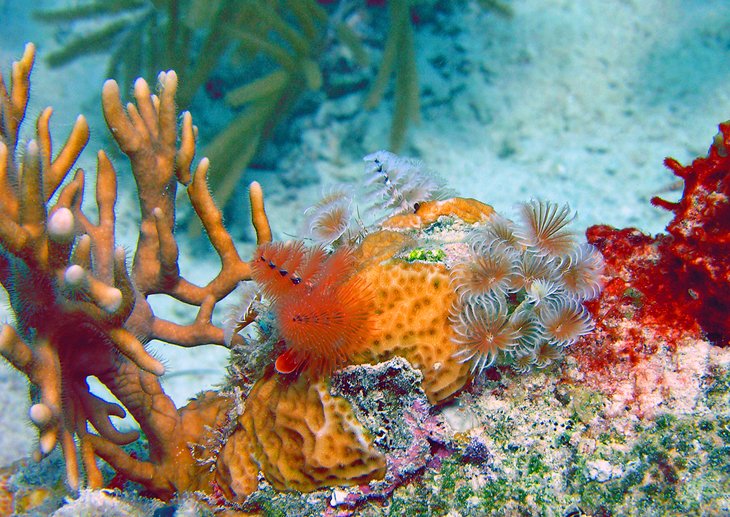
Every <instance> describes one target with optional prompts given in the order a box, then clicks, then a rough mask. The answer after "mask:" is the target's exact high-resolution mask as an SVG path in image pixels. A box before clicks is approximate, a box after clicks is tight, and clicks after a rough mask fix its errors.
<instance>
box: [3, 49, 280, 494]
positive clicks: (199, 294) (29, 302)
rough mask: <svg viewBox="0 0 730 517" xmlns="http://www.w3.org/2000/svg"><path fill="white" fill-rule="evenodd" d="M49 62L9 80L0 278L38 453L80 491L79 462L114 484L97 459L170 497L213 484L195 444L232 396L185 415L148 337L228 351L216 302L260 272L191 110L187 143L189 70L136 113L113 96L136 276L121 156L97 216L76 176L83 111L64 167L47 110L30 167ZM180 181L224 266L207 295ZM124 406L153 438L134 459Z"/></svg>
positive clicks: (25, 64)
mask: <svg viewBox="0 0 730 517" xmlns="http://www.w3.org/2000/svg"><path fill="white" fill-rule="evenodd" d="M34 56H35V49H34V47H33V45H31V44H29V45H28V46H27V47H26V49H25V53H24V55H23V58H22V59H21V60H20V61H19V62H17V63H15V64H14V65H13V71H12V74H11V77H10V87H9V88H8V87H7V86H6V85H5V82H4V81H3V80H2V78H1V77H0V114H2V122H3V124H2V125H0V127H1V128H2V129H1V130H0V137H1V139H0V157H1V158H2V159H1V160H0V243H1V244H2V252H1V253H0V281H1V282H2V284H3V286H4V287H5V289H6V290H7V291H8V293H9V295H10V305H11V308H12V310H13V312H14V314H15V316H16V318H15V325H14V326H10V325H5V326H4V327H3V329H2V332H1V333H0V353H2V355H3V356H4V357H5V358H6V359H7V360H8V361H9V362H10V363H11V364H13V365H14V366H15V367H16V368H17V369H19V370H21V371H22V372H24V373H25V374H26V375H27V376H28V378H29V379H30V381H31V383H32V384H33V385H34V386H35V388H36V390H35V391H34V393H35V394H34V398H33V402H34V404H33V406H32V407H31V411H30V418H31V420H32V421H33V423H34V424H35V425H36V426H37V427H38V429H39V434H40V439H39V451H38V456H39V457H40V456H44V455H47V454H48V453H49V452H50V451H51V450H52V449H53V448H54V447H55V445H56V443H60V446H61V449H62V451H63V454H64V458H65V463H66V472H67V480H68V483H69V485H70V486H71V488H72V489H77V488H78V487H79V486H80V485H81V481H82V479H81V477H80V469H79V461H80V462H81V463H82V464H83V467H84V471H85V473H86V482H87V483H88V485H89V486H91V487H97V488H98V487H101V486H103V479H102V475H101V471H100V470H99V468H98V466H97V464H96V461H95V457H96V456H99V457H101V458H103V459H104V460H106V461H107V462H108V463H109V464H110V465H112V467H113V468H115V469H116V470H117V471H118V472H120V473H123V474H124V475H126V476H127V477H128V478H129V479H131V480H134V481H139V482H141V483H144V484H145V486H146V487H147V488H148V489H150V490H152V491H153V492H154V493H156V494H158V495H160V496H163V497H169V496H171V495H172V494H173V493H174V492H176V491H177V490H184V489H197V488H201V487H203V486H204V485H205V484H206V482H207V481H206V480H207V478H206V477H205V476H203V475H202V472H203V471H201V467H200V466H199V465H198V464H197V463H196V462H195V461H194V460H193V458H192V456H191V455H190V454H189V449H188V444H189V443H196V442H199V441H201V440H203V435H204V433H205V432H206V431H205V429H206V426H217V425H221V421H222V420H225V418H226V414H227V411H228V408H229V405H230V404H229V401H228V400H227V398H226V397H223V396H219V395H209V396H205V397H203V398H201V399H199V400H197V401H195V402H193V403H191V404H190V405H189V406H187V407H186V408H184V409H183V410H181V411H180V412H178V410H177V408H176V407H175V405H174V404H173V402H172V401H171V400H170V399H169V398H168V397H167V396H166V395H165V394H164V392H163V391H162V388H161V387H160V383H159V380H158V378H157V376H159V375H161V374H162V373H163V372H164V367H163V366H162V364H161V363H160V362H159V361H158V360H157V359H156V358H154V357H152V356H151V355H150V354H149V353H148V352H147V351H146V350H145V344H146V343H147V342H148V341H150V340H152V339H160V340H163V341H166V342H168V343H173V344H177V345H180V346H196V345H200V344H209V343H217V344H223V343H224V341H225V339H224V333H223V330H222V329H220V328H218V327H216V326H215V325H213V324H212V322H211V315H212V312H213V309H214V307H215V305H216V303H217V302H218V301H219V300H221V299H222V298H223V297H224V296H226V295H227V294H228V293H229V292H230V291H231V290H232V289H233V288H234V287H235V286H236V284H237V283H238V282H239V281H241V280H243V279H247V278H249V277H250V267H249V265H248V264H247V263H246V262H244V261H243V260H241V259H240V257H239V256H238V253H237V252H236V250H235V248H234V246H233V241H232V239H231V238H230V235H229V234H228V233H227V232H226V231H225V229H224V228H223V226H222V222H221V220H222V217H221V213H220V211H219V210H218V209H217V208H216V207H215V205H214V204H213V200H212V198H211V196H210V193H209V191H208V189H207V186H206V180H205V176H206V172H207V169H208V161H207V160H206V159H203V160H201V161H200V162H199V163H198V165H197V167H193V166H192V162H193V158H194V153H195V141H194V129H193V124H192V119H191V117H190V114H188V113H186V114H184V115H183V117H182V132H181V137H180V145H179V147H178V146H177V145H176V142H177V114H176V110H175V101H174V97H175V92H176V89H177V76H176V74H175V73H174V72H167V73H162V74H160V76H159V79H158V80H159V84H160V92H159V96H157V95H152V94H151V93H150V90H149V87H148V85H147V83H146V82H145V81H144V80H138V81H136V83H135V88H134V95H135V98H136V105H135V104H129V105H128V106H127V109H126V110H125V108H124V106H123V105H122V102H121V99H120V97H119V88H118V86H117V84H116V83H115V82H114V81H108V82H106V83H105V85H104V88H103V92H102V104H103V109H104V116H105V119H106V121H107V124H108V126H109V128H110V130H111V131H112V134H113V136H114V138H115V140H116V142H117V143H118V145H119V147H120V149H121V150H122V151H123V152H124V153H125V154H126V155H127V157H128V158H129V161H130V163H131V168H132V172H133V175H134V178H135V180H136V183H137V188H138V196H139V202H140V215H141V217H140V219H141V224H140V230H139V239H138V242H137V248H136V252H135V255H134V259H133V261H132V265H131V267H128V266H127V261H126V254H125V252H124V250H123V249H121V248H119V247H117V246H116V244H115V236H114V227H115V213H114V206H115V202H116V194H117V172H116V170H115V168H114V166H113V165H112V163H111V161H110V160H109V158H108V157H107V155H106V154H105V153H104V152H99V154H98V162H97V163H98V165H97V175H96V176H97V181H96V200H97V207H98V213H99V220H98V223H93V222H91V221H90V220H89V219H88V218H87V217H86V215H85V213H84V211H83V210H82V208H81V207H82V204H81V201H82V195H83V189H84V177H85V175H84V172H83V171H82V170H78V171H76V173H75V174H74V176H73V178H67V176H69V175H70V172H71V168H72V167H73V164H74V162H75V160H76V158H77V157H78V155H79V154H80V153H81V152H82V150H83V148H84V146H85V145H86V139H87V136H88V130H87V128H86V123H85V120H84V119H83V117H80V118H79V119H78V120H77V123H76V125H75V127H74V129H73V130H72V134H71V136H70V137H69V140H68V142H67V143H66V146H65V147H63V148H62V149H61V151H60V152H59V153H58V155H57V156H56V157H55V158H54V157H53V156H52V154H51V149H52V146H51V136H50V131H49V117H50V113H51V112H50V109H48V110H46V111H44V112H43V114H42V115H41V117H40V118H39V121H38V125H37V132H36V139H34V140H31V141H30V142H29V143H28V144H27V145H26V146H25V150H24V152H23V153H22V161H21V163H20V164H18V159H17V156H18V153H16V148H17V146H18V134H19V129H20V124H21V123H22V121H23V117H24V113H25V110H26V106H27V102H28V91H29V85H30V81H29V76H30V70H31V68H32V64H33V59H34ZM178 183H182V184H183V185H185V186H187V193H188V197H189V199H190V202H191V204H192V206H193V208H194V209H195V211H196V212H197V213H198V216H199V218H200V220H201V222H202V224H203V226H204V227H205V228H206V230H207V233H208V236H209V238H210V241H211V244H212V246H213V248H214V250H215V251H216V252H217V253H218V255H219V257H220V260H221V269H220V272H219V273H218V274H217V275H216V276H215V278H213V279H212V280H211V281H210V282H209V283H208V284H207V285H205V286H197V285H195V284H192V283H190V282H189V281H187V280H186V279H185V278H184V277H183V276H182V275H181V274H180V270H179V267H178V263H177V261H178V246H177V243H176V240H175V237H174V234H173V228H174V223H175V210H174V204H173V203H174V200H175V191H176V188H177V184H178ZM56 190H58V194H57V196H53V195H54V192H55V191H56ZM51 200H54V201H51ZM251 201H252V206H253V207H254V217H253V219H254V221H255V222H254V226H255V228H256V230H257V232H258V236H259V239H260V240H261V241H262V242H263V241H264V240H266V239H270V229H269V226H268V221H267V219H266V216H265V213H264V211H263V201H262V193H261V189H260V187H259V186H258V185H253V186H252V189H251ZM152 294H166V295H168V296H170V297H172V298H174V299H177V300H180V301H183V302H185V303H187V304H190V305H192V306H195V307H197V308H198V313H197V316H196V318H195V320H194V321H193V322H192V323H189V324H180V323H177V322H172V321H167V320H164V319H161V318H159V317H157V316H156V315H155V314H154V312H153V310H152V307H151V306H150V304H149V302H148V301H147V297H148V296H149V295H152ZM90 376H93V377H96V378H97V379H98V380H99V381H100V382H101V383H102V384H103V385H104V386H106V387H107V388H108V389H109V390H110V391H111V392H112V394H114V395H115V396H116V397H117V399H118V400H119V401H120V402H121V404H122V406H123V407H121V406H119V405H116V404H112V403H110V402H107V401H105V400H103V399H102V398H100V397H98V396H97V395H94V394H93V393H91V391H90V390H89V386H88V384H87V381H86V379H87V377H90ZM125 409H126V411H129V413H130V414H131V415H132V416H133V417H134V418H135V419H136V420H137V422H138V423H139V425H140V427H141V429H142V431H143V432H144V434H145V435H146V437H147V439H148V442H149V446H150V457H149V459H148V460H140V459H134V458H132V457H131V456H130V455H128V454H127V453H126V452H124V451H123V450H122V449H121V447H120V446H121V445H123V444H126V443H129V442H130V441H133V440H134V439H135V438H136V436H137V433H135V432H119V431H118V430H117V429H116V428H115V427H114V424H113V423H112V419H111V417H118V416H123V415H124V414H125ZM90 426H93V428H94V430H95V431H96V433H98V434H94V432H92V431H91V427H90ZM76 440H78V452H79V456H77V445H76Z"/></svg>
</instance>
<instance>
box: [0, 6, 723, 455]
mask: <svg viewBox="0 0 730 517" xmlns="http://www.w3.org/2000/svg"><path fill="white" fill-rule="evenodd" d="M453 3H455V4H456V5H459V4H460V3H459V2H453ZM57 4H64V2H56V1H55V0H45V1H41V0H38V1H35V2H22V1H20V0H0V20H2V30H1V31H0V66H1V67H2V70H3V73H4V74H7V73H8V71H9V65H10V62H11V61H12V60H13V59H17V58H19V57H20V55H21V54H22V50H23V45H24V43H25V42H26V41H34V42H35V43H36V45H37V48H38V55H39V59H38V60H37V62H36V67H35V71H34V73H33V76H32V77H33V89H32V98H31V105H30V108H29V111H28V122H26V127H25V136H26V137H30V130H31V128H32V124H31V123H30V122H31V120H34V118H35V116H37V114H38V113H40V111H41V110H42V109H43V108H44V107H45V106H47V105H52V106H53V107H54V109H55V114H54V117H53V119H52V128H53V130H54V136H55V138H56V139H57V140H56V142H57V143H56V146H57V147H58V146H59V145H60V141H61V139H62V138H65V136H66V134H67V133H68V130H69V129H70V126H71V124H72V123H73V120H74V119H75V117H76V116H77V114H78V113H84V114H85V115H86V116H87V118H88V119H89V122H90V125H91V132H92V136H91V141H90V143H89V146H88V148H87V152H86V154H85V155H84V157H83V158H82V160H81V162H80V165H81V166H83V167H84V168H85V169H86V170H87V171H93V170H94V161H95V153H96V150H97V149H99V148H101V147H102V146H108V145H109V140H108V139H107V138H106V137H105V134H106V128H105V126H104V123H103V119H102V117H101V109H100V106H99V92H100V88H101V85H102V82H103V79H104V77H103V71H104V69H105V67H106V64H105V60H106V56H104V55H101V56H94V57H90V58H85V59H82V60H80V61H77V62H75V63H72V64H71V65H69V66H66V67H64V68H61V69H55V70H50V69H48V67H47V66H46V65H45V63H44V61H43V56H44V54H45V53H47V52H48V51H49V50H50V49H52V48H56V46H57V38H58V35H59V32H57V31H55V30H53V29H51V28H50V27H49V26H45V25H41V24H39V23H38V22H36V21H34V20H33V19H32V18H31V16H30V12H31V11H32V10H33V9H35V8H47V7H53V6H55V5H57ZM509 4H510V5H511V6H512V7H513V9H514V16H513V17H512V18H511V19H505V18H502V17H499V16H496V15H494V14H490V13H485V12H484V11H482V10H480V9H479V8H478V7H477V6H476V2H473V1H464V2H463V8H462V9H457V10H456V12H455V13H453V14H452V15H451V16H450V17H449V18H448V19H446V20H441V21H440V23H441V24H442V25H443V26H442V28H448V29H450V30H447V31H439V32H440V33H439V34H434V33H432V32H431V30H430V29H431V28H432V26H428V25H427V26H424V27H423V28H422V29H419V31H418V33H417V47H418V52H419V62H418V67H419V73H420V75H421V86H422V89H423V91H424V92H425V91H428V93H425V94H424V96H423V98H422V103H423V106H422V112H421V115H422V121H421V123H420V125H418V126H414V127H411V129H410V132H409V136H408V144H407V146H406V149H404V150H403V151H402V154H407V155H412V156H417V157H419V158H420V159H422V160H423V161H424V162H425V163H426V164H427V165H428V166H429V167H430V168H431V169H434V170H436V171H438V172H439V173H440V174H441V175H442V176H444V177H445V178H446V179H447V182H448V185H449V186H450V187H452V188H453V189H455V190H456V191H457V192H458V193H459V194H460V195H463V196H467V197H474V198H477V199H480V200H482V201H485V202H487V203H489V204H492V205H493V206H494V207H495V208H496V209H497V210H498V211H499V212H501V213H503V214H504V215H507V216H510V215H511V214H512V211H513V206H514V204H515V203H517V202H519V201H523V200H528V199H530V198H533V197H537V198H541V199H548V200H554V201H559V202H569V203H570V205H571V207H573V208H575V209H576V210H577V212H578V217H577V220H576V221H577V222H576V224H577V226H579V227H580V228H581V229H584V228H585V227H587V226H589V225H592V224H596V223H606V224H610V225H614V226H617V227H625V226H636V227H639V228H641V229H643V230H645V231H646V232H647V233H656V232H660V231H661V230H662V229H663V227H664V226H665V224H666V223H667V221H668V220H669V216H668V214H667V213H665V212H662V211H660V210H658V209H656V208H654V207H652V206H651V205H650V204H649V199H650V197H651V196H653V195H656V194H658V193H661V194H662V195H663V196H664V197H666V198H669V199H675V198H676V197H678V195H679V192H678V191H677V190H676V189H675V190H673V191H671V190H670V191H667V190H668V189H669V188H670V186H671V185H672V183H673V182H674V180H675V178H674V177H673V176H672V175H671V174H670V173H669V172H668V171H667V170H666V169H665V168H664V167H663V166H662V160H663V159H664V157H665V156H668V155H671V156H673V157H675V158H677V159H679V160H680V161H681V162H683V163H684V162H687V161H688V160H690V159H692V158H693V157H695V156H698V155H704V153H705V152H706V150H707V148H708V146H709V144H710V142H711V140H712V137H713V135H714V134H715V133H716V126H717V124H718V123H719V122H721V121H723V120H725V119H728V118H730V89H728V87H727V85H728V84H729V81H728V80H729V79H730V5H729V4H728V2H727V1H726V0H683V1H679V0H633V1H631V0H581V1H578V0H572V1H570V0H513V1H511V2H509ZM446 33H448V34H449V35H448V36H447V35H446ZM362 95H363V92H359V93H356V94H352V95H349V96H346V97H343V98H340V99H337V100H336V101H328V102H325V103H324V104H322V105H320V106H319V107H318V108H317V109H315V110H314V112H309V113H307V114H302V115H301V116H298V117H296V118H295V119H294V120H293V121H291V123H292V124H294V128H293V129H295V131H292V133H293V134H295V135H298V137H297V138H292V139H291V141H290V142H287V145H279V146H276V147H274V148H271V147H270V148H269V149H268V150H267V152H266V155H267V157H268V158H267V160H266V163H268V164H271V167H270V169H269V170H261V169H259V170H257V171H255V172H253V173H248V174H247V176H246V180H247V181H250V180H254V179H255V180H258V181H260V182H261V183H262V184H263V186H264V189H265V191H266V193H267V195H268V197H267V201H268V213H269V216H270V219H271V221H272V224H273V227H274V230H275V236H276V237H278V238H287V237H288V236H290V235H293V234H296V232H297V230H298V227H299V221H300V219H301V213H302V212H303V210H304V209H305V208H306V207H307V206H309V205H311V204H312V203H313V202H314V201H315V200H316V199H317V197H318V196H319V195H320V193H321V192H322V190H323V188H324V187H325V186H326V185H327V184H331V183H333V182H336V181H346V182H352V181H353V180H354V178H356V177H357V175H358V174H359V173H360V172H361V170H362V162H361V157H362V156H363V155H364V154H366V153H368V152H371V151H374V150H377V149H380V148H383V147H385V146H386V145H387V138H388V127H389V118H388V110H389V108H390V106H391V105H390V104H389V102H386V103H385V104H383V105H382V106H381V107H380V108H379V109H377V110H375V111H374V112H364V111H363V110H362V108H361V106H362ZM198 104H199V105H200V107H201V110H202V109H208V105H207V104H206V103H205V102H201V103H198ZM192 111H193V116H194V118H195V117H198V119H200V118H201V117H202V116H203V114H200V116H199V114H198V113H196V105H195V104H194V105H193V107H192ZM214 115H215V112H213V113H212V114H211V113H208V112H206V114H205V116H208V117H210V116H214ZM272 155H276V159H275V160H274V159H271V156H272ZM116 164H117V165H118V168H119V169H120V170H123V168H124V166H125V164H124V163H123V162H122V161H121V160H120V159H117V162H116ZM213 166H214V167H215V164H213ZM125 173H126V174H127V180H126V181H125V180H122V181H121V185H120V189H121V194H120V201H119V203H118V221H117V223H118V230H117V231H118V238H119V240H121V241H122V242H123V243H124V244H126V245H127V246H128V247H130V248H132V247H133V245H134V239H135V238H136V221H137V213H136V210H137V208H136V204H135V203H136V199H135V197H134V194H133V189H132V185H131V181H129V177H128V171H126V172H122V175H124V174H125ZM91 184H92V182H91V181H87V200H88V199H93V193H92V191H90V190H89V185H91ZM240 204H241V206H242V212H241V214H240V215H238V216H234V217H232V218H230V219H232V220H229V222H230V223H232V224H235V225H236V227H235V228H234V230H233V233H234V234H235V236H236V237H238V238H240V239H241V242H240V251H241V253H242V254H243V255H244V256H245V255H247V254H248V253H250V252H251V250H252V243H251V242H250V239H249V240H248V241H246V240H245V237H246V236H250V230H249V229H248V227H247V226H246V225H247V222H246V221H247V215H246V204H245V203H240ZM181 238H182V239H184V238H185V237H184V235H183V236H182V237H181ZM195 246H196V245H195V244H194V243H190V242H182V243H181V265H182V269H183V273H184V274H187V275H188V277H190V278H191V279H192V280H195V281H198V282H204V281H205V280H207V279H209V278H211V277H212V276H213V275H214V274H215V271H216V268H217V261H216V260H215V257H213V256H212V255H211V254H210V253H209V252H207V251H200V250H198V249H195ZM156 302H158V303H156V307H157V308H158V310H159V312H160V314H162V315H166V316H167V317H173V318H175V317H177V318H186V317H189V315H188V313H187V312H186V311H185V309H184V308H179V307H173V306H171V305H170V304H169V303H167V302H166V301H165V300H158V301H156ZM8 318H9V316H5V319H8ZM156 348H157V350H158V353H159V355H160V356H161V357H163V358H164V359H165V361H166V364H167V365H168V371H169V375H168V376H167V377H166V379H165V387H166V389H167V390H168V391H169V392H170V393H171V394H172V395H173V397H174V398H175V400H176V402H177V403H178V404H183V403H184V402H185V400H186V398H187V397H189V396H191V395H193V394H194V393H195V392H197V391H199V390H202V389H205V388H206V387H209V386H211V385H214V384H215V383H216V382H218V381H220V379H221V378H222V375H223V372H224V367H225V363H226V355H227V353H226V350H224V349H221V348H218V347H202V348H198V349H194V350H181V349H176V348H174V347H171V346H156ZM27 406H28V397H27V386H26V382H25V379H24V377H22V376H21V375H19V374H18V373H16V372H14V371H12V370H11V369H10V368H9V367H8V366H7V365H5V364H3V365H2V366H1V367H0V415H1V416H0V465H4V464H7V463H9V462H11V461H13V460H15V459H18V458H20V457H24V456H27V455H28V454H29V452H30V451H31V449H32V447H33V446H34V441H35V430H34V429H33V428H32V427H31V426H30V425H29V424H28V423H27V418H26V413H27Z"/></svg>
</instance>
